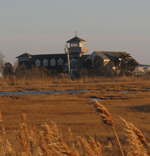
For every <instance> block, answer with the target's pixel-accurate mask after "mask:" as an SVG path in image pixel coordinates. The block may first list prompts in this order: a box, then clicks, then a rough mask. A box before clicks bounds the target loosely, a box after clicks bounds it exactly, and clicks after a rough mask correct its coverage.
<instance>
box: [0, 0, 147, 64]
mask: <svg viewBox="0 0 150 156" xmlns="http://www.w3.org/2000/svg"><path fill="white" fill-rule="evenodd" d="M149 7H150V0H76V1H72V0H0V51H1V52H2V53H3V54H4V55H5V61H9V62H11V63H14V61H15V57H16V56H18V55H20V54H23V53H25V52H28V53H30V54H48V53H49V54H52V53H64V45H65V42H66V41H67V40H69V39H71V38H72V37H74V31H77V32H78V36H79V37H81V38H82V39H85V40H86V41H87V43H86V46H87V47H89V53H92V52H93V51H95V50H104V51H126V52H127V53H130V54H131V56H133V57H134V58H135V59H136V60H137V61H138V62H139V63H143V64H150V9H149Z"/></svg>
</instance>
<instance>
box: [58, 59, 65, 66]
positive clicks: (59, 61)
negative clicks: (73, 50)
mask: <svg viewBox="0 0 150 156" xmlns="http://www.w3.org/2000/svg"><path fill="white" fill-rule="evenodd" d="M57 62H58V65H59V66H62V65H63V62H64V61H63V60H62V59H61V58H60V59H59V60H58V61H57Z"/></svg>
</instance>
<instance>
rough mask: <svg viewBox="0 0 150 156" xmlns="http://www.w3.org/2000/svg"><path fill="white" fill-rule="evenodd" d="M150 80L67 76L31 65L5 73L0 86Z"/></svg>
mask: <svg viewBox="0 0 150 156" xmlns="http://www.w3.org/2000/svg"><path fill="white" fill-rule="evenodd" d="M143 79H144V80H150V76H146V77H144V76H142V77H135V76H130V77H127V76H121V77H119V76H111V77H105V76H92V75H91V76H88V75H82V76H78V77H75V78H70V77H68V75H67V74H63V73H50V72H49V71H47V70H46V69H45V68H39V67H33V68H31V69H30V70H26V69H24V70H18V71H16V73H14V74H11V75H5V76H4V77H3V78H1V79H0V86H18V85H19V86H20V85H39V84H45V85H46V84H78V83H81V84H82V83H98V82H133V81H143Z"/></svg>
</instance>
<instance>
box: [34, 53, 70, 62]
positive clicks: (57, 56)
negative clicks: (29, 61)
mask: <svg viewBox="0 0 150 156" xmlns="http://www.w3.org/2000/svg"><path fill="white" fill-rule="evenodd" d="M32 58H33V60H37V59H39V60H41V61H43V60H44V59H47V60H48V61H50V60H51V59H55V60H56V61H57V60H59V59H60V58H61V59H62V60H64V61H65V60H67V54H43V55H32Z"/></svg>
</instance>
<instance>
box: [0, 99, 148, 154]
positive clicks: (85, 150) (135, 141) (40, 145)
mask: <svg viewBox="0 0 150 156" xmlns="http://www.w3.org/2000/svg"><path fill="white" fill-rule="evenodd" d="M95 106H96V109H97V110H98V111H99V112H100V113H101V114H100V115H101V117H102V118H103V121H104V122H105V123H106V124H108V125H109V126H110V127H111V128H112V129H114V131H115V128H114V122H113V124H112V123H111V124H110V117H111V120H113V119H112V116H111V114H110V113H109V112H108V110H107V109H106V108H105V107H104V106H103V105H101V104H100V103H98V101H95ZM104 114H105V115H104ZM120 118H121V117H120ZM22 119H23V123H21V124H20V130H18V131H15V132H14V133H15V138H14V140H15V142H14V144H15V147H14V149H13V147H12V145H11V144H10V143H9V141H8V140H7V137H6V131H5V128H4V126H2V132H3V133H2V136H1V137H0V155H2V156H16V155H27V156H42V155H44V156H50V155H60V156H62V155H64V156H80V155H87V154H88V155H89V156H102V147H101V144H100V143H99V142H98V141H97V143H96V141H95V139H94V138H92V137H90V141H89V142H88V141H87V140H86V139H85V138H82V137H80V136H77V139H78V142H79V141H80V143H81V144H80V145H78V144H76V143H75V142H74V141H73V140H72V136H73V134H72V132H71V130H70V128H69V136H70V137H71V140H72V143H71V145H70V147H69V146H68V145H67V144H66V142H65V141H64V140H63V138H62V136H61V134H60V132H59V129H58V127H57V125H56V124H55V122H52V126H51V127H50V126H49V125H47V124H44V125H42V126H41V127H43V130H42V131H40V132H39V135H37V137H35V136H36V132H35V124H33V125H32V127H29V129H30V131H28V125H26V114H25V113H23V114H22ZM107 120H109V122H107ZM121 120H122V121H123V122H124V123H125V124H126V129H125V133H126V136H127V137H128V139H127V142H128V144H129V146H128V149H127V156H143V155H144V156H148V155H149V154H150V147H149V143H148V142H146V139H145V137H144V135H143V134H142V132H141V131H140V130H139V129H137V128H136V127H135V126H134V125H133V124H130V123H128V122H127V121H126V120H125V119H123V118H121ZM2 122H3V121H2ZM24 125H25V126H24ZM115 134H116V131H115ZM116 137H117V140H118V141H119V139H118V136H117V135H116ZM81 145H82V147H81ZM119 145H120V142H119ZM110 146H111V147H110ZM110 146H109V148H112V145H111V143H110ZM79 147H80V149H82V151H80V153H79V150H80V149H79ZM107 147H108V146H107ZM77 148H78V150H77ZM120 148H121V146H120ZM121 152H122V155H123V156H124V153H123V151H122V148H121Z"/></svg>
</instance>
